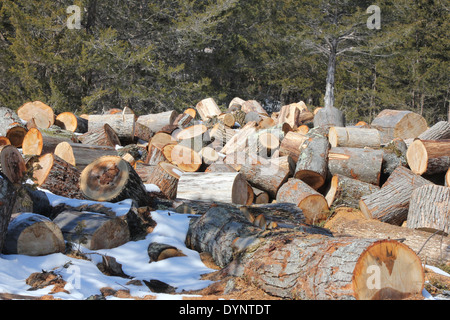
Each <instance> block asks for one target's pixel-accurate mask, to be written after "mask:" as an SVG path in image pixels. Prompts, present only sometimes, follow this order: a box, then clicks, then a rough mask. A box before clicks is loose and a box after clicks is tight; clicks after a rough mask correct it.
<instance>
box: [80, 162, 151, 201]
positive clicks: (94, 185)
mask: <svg viewBox="0 0 450 320" xmlns="http://www.w3.org/2000/svg"><path fill="white" fill-rule="evenodd" d="M80 189H81V192H82V194H83V195H84V196H85V197H86V198H87V199H90V200H94V201H108V202H119V201H122V200H126V199H133V200H135V201H136V203H137V204H138V205H139V206H147V205H148V204H149V197H148V196H147V191H146V189H145V186H144V184H143V183H142V180H141V178H140V177H139V175H138V174H137V173H136V171H135V170H134V169H133V168H132V167H131V165H130V164H129V163H128V162H127V161H125V160H123V159H122V158H121V157H119V156H104V157H101V158H99V159H97V160H95V161H94V162H92V163H91V164H90V165H88V166H87V167H86V168H84V170H83V172H82V173H81V177H80Z"/></svg>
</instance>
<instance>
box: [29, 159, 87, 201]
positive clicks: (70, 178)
mask: <svg viewBox="0 0 450 320" xmlns="http://www.w3.org/2000/svg"><path fill="white" fill-rule="evenodd" d="M32 166H33V179H34V180H35V181H36V183H37V185H38V186H39V187H40V188H42V189H45V190H48V191H50V192H52V193H54V194H56V195H59V196H63V197H66V198H72V199H84V198H85V197H84V196H83V193H82V192H81V191H80V171H79V170H78V169H77V168H76V167H74V166H73V165H71V164H70V163H68V162H66V161H64V160H63V159H61V158H59V157H58V156H55V155H54V154H52V153H46V154H44V155H42V156H40V157H39V158H38V159H37V161H36V162H33V164H32Z"/></svg>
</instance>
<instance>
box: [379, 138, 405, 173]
mask: <svg viewBox="0 0 450 320" xmlns="http://www.w3.org/2000/svg"><path fill="white" fill-rule="evenodd" d="M407 150H408V147H407V146H406V143H405V141H403V139H400V138H395V139H394V140H392V141H391V142H389V143H388V144H387V145H386V146H384V147H383V165H382V173H383V175H384V176H386V177H389V176H390V175H391V174H392V172H394V170H395V169H397V167H399V166H403V167H406V166H407V165H408V162H407V160H406V152H407Z"/></svg>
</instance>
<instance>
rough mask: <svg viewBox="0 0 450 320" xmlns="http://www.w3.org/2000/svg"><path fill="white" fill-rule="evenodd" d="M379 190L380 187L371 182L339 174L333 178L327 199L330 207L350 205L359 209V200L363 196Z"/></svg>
mask: <svg viewBox="0 0 450 320" xmlns="http://www.w3.org/2000/svg"><path fill="white" fill-rule="evenodd" d="M379 190H380V187H378V186H374V185H373V184H371V183H367V182H362V181H359V180H355V179H351V178H348V177H346V176H343V175H339V174H338V175H335V176H334V177H333V178H332V179H331V184H330V189H329V190H328V192H327V194H326V196H325V199H327V203H328V206H329V207H330V208H331V207H334V208H339V207H350V208H355V209H358V208H359V200H360V199H361V198H362V197H364V196H368V195H371V194H372V193H374V192H376V191H379Z"/></svg>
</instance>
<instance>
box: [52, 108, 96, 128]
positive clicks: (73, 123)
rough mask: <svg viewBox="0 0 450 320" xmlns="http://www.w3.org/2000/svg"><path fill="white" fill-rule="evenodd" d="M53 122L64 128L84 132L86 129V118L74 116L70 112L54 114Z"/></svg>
mask: <svg viewBox="0 0 450 320" xmlns="http://www.w3.org/2000/svg"><path fill="white" fill-rule="evenodd" d="M55 124H56V125H57V126H59V127H61V128H62V129H64V130H68V131H72V132H77V133H86V132H87V131H88V120H86V119H83V118H81V117H79V116H76V115H75V114H73V113H72V112H63V113H60V114H58V115H57V116H56V119H55Z"/></svg>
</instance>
